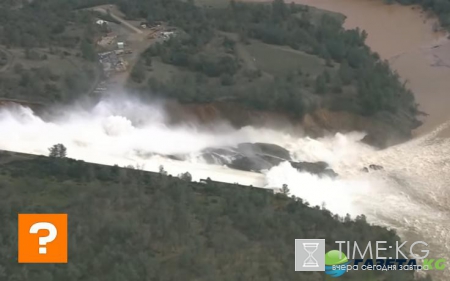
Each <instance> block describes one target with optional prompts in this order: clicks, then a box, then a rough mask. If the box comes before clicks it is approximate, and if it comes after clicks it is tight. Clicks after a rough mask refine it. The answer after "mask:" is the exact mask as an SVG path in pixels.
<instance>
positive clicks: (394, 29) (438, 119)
mask: <svg viewBox="0 0 450 281" xmlns="http://www.w3.org/2000/svg"><path fill="white" fill-rule="evenodd" d="M257 1H258V0H257ZM287 2H289V1H287ZM294 2H296V3H300V4H305V5H309V6H314V7H317V8H320V9H324V10H329V11H333V12H338V13H341V14H344V15H345V16H346V17H347V18H346V20H345V23H344V26H345V28H348V29H351V28H356V27H359V28H360V29H363V30H366V32H367V33H368V37H367V41H366V44H367V45H368V46H370V48H371V49H372V50H373V51H375V52H377V53H378V54H379V55H380V56H381V58H383V59H386V60H388V61H389V62H390V65H391V67H392V69H394V70H395V71H397V73H398V74H399V75H400V77H401V79H402V80H403V81H405V82H406V86H407V87H408V88H409V89H411V90H412V91H413V92H414V94H415V96H416V100H417V103H419V105H420V110H421V111H423V112H425V113H427V114H429V116H427V117H423V118H421V119H422V121H424V124H423V125H422V126H421V127H420V128H419V129H417V130H416V134H423V133H427V132H430V131H432V130H433V129H434V128H436V127H437V126H439V125H440V124H442V123H444V122H446V121H448V120H450V108H449V106H450V93H449V90H450V40H448V39H447V38H446V37H447V35H446V34H445V33H444V32H435V31H434V30H435V25H436V22H437V20H436V19H435V18H434V17H432V16H431V15H429V14H428V13H427V12H424V11H422V10H421V9H420V8H419V7H417V6H401V5H396V4H393V5H386V4H384V3H383V1H382V0H295V1H294ZM445 134H446V135H449V136H450V132H448V131H447V132H446V133H445Z"/></svg>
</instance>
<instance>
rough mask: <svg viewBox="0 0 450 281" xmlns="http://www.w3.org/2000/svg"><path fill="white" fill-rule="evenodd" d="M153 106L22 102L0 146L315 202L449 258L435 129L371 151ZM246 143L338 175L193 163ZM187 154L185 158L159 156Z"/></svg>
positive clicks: (444, 142) (448, 145) (449, 145)
mask: <svg viewBox="0 0 450 281" xmlns="http://www.w3.org/2000/svg"><path fill="white" fill-rule="evenodd" d="M161 108H162V107H161V106H159V105H148V104H142V103H140V102H139V101H137V100H132V99H122V100H104V101H102V102H100V103H98V104H97V105H96V106H94V107H93V108H90V109H82V108H81V107H78V108H75V107H74V108H72V109H70V110H69V109H66V110H64V112H63V113H61V114H59V115H58V117H54V118H50V119H49V120H47V119H46V121H44V120H43V119H41V118H40V117H37V116H36V115H34V113H33V112H32V111H31V110H30V109H29V108H24V107H20V106H16V107H11V108H3V109H0V149H4V150H11V151H19V152H25V153H33V154H45V155H46V154H48V148H49V147H50V146H52V145H53V144H56V143H62V144H64V145H65V146H66V147H67V150H68V156H69V157H71V158H75V159H82V160H85V161H89V162H95V163H101V164H108V165H114V164H118V165H120V166H127V165H133V166H139V167H140V168H143V169H145V170H150V171H157V170H158V169H159V166H160V165H163V166H164V168H165V170H167V171H168V172H169V173H170V174H173V175H177V174H180V173H183V172H186V171H189V172H190V173H191V174H192V176H193V180H196V181H198V180H200V179H205V178H207V177H210V178H211V179H213V180H217V181H224V182H231V183H235V182H238V183H241V184H245V185H254V186H258V187H269V188H275V187H281V186H282V185H283V184H287V185H288V186H289V188H290V190H291V193H292V194H293V195H296V196H299V197H302V198H303V199H304V200H306V201H308V202H309V203H310V204H312V205H322V204H324V205H325V206H326V208H327V209H329V210H330V211H332V212H334V213H337V214H339V215H346V214H347V213H349V214H351V215H352V216H353V217H354V216H356V215H359V214H365V215H366V216H367V218H368V220H369V221H370V222H373V223H376V224H380V225H385V226H388V227H393V228H395V229H397V230H398V231H399V233H400V234H401V235H403V237H406V239H410V238H411V239H412V237H414V238H421V239H423V240H425V241H426V242H428V243H430V246H431V253H432V256H433V258H447V259H449V260H450V255H449V253H450V232H449V229H450V204H449V203H450V187H449V186H448V185H449V184H450V140H449V139H439V138H437V137H436V135H437V134H436V132H434V133H431V134H429V135H426V136H424V137H422V138H420V139H415V140H412V141H410V142H408V143H405V144H401V145H398V146H394V147H391V148H389V149H386V150H382V151H377V150H374V149H373V148H371V147H369V146H367V145H365V144H363V143H361V142H360V140H361V139H362V138H363V137H364V134H362V133H350V134H345V135H344V134H336V135H333V136H328V137H324V138H321V139H311V138H308V137H300V136H296V135H291V134H287V133H282V132H277V131H274V130H270V129H256V128H252V127H245V128H242V129H239V130H236V129H233V128H232V127H231V126H228V125H227V124H226V123H223V124H217V126H216V129H214V130H209V131H205V130H202V129H201V128H200V127H199V126H195V124H185V125H179V126H168V125H167V122H166V114H165V112H164V111H163V110H162V109H161ZM242 142H267V143H273V144H278V145H280V146H282V147H284V148H286V149H288V150H289V151H291V154H292V158H293V160H296V161H326V162H327V163H329V164H330V166H331V168H333V169H334V170H335V171H336V172H337V173H338V174H339V177H338V178H336V179H331V178H326V177H324V178H319V177H318V176H316V175H312V174H308V173H299V172H298V171H297V170H296V169H294V168H292V167H291V165H290V164H289V163H282V164H280V165H279V166H277V167H274V168H272V169H271V170H269V171H266V172H265V173H264V174H258V173H251V172H243V171H237V170H232V169H229V168H226V167H221V166H214V165H207V164H205V163H204V162H202V159H201V158H199V157H197V156H198V154H197V153H198V152H199V151H200V150H202V149H204V148H207V147H220V146H234V145H237V144H238V143H242ZM177 153H188V154H190V155H191V156H192V157H191V158H190V159H191V160H190V161H187V162H181V161H175V160H171V159H167V158H165V157H162V156H158V155H156V154H177ZM370 164H377V165H382V166H383V167H384V170H382V171H371V172H370V173H365V172H362V171H361V168H363V167H366V166H368V165H370Z"/></svg>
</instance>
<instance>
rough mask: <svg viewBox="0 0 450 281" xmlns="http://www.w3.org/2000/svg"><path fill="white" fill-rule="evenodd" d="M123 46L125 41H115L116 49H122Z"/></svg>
mask: <svg viewBox="0 0 450 281" xmlns="http://www.w3.org/2000/svg"><path fill="white" fill-rule="evenodd" d="M124 47H125V43H123V42H117V49H119V50H122V49H123V48H124Z"/></svg>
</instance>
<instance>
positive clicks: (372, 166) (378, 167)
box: [369, 164, 384, 171]
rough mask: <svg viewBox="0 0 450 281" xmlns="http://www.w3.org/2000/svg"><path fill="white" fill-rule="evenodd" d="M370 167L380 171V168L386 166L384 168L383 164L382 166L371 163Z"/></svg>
mask: <svg viewBox="0 0 450 281" xmlns="http://www.w3.org/2000/svg"><path fill="white" fill-rule="evenodd" d="M369 169H372V170H374V171H378V170H383V169H384V168H383V166H380V165H375V164H371V165H369Z"/></svg>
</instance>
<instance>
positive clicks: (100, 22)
mask: <svg viewBox="0 0 450 281" xmlns="http://www.w3.org/2000/svg"><path fill="white" fill-rule="evenodd" d="M95 23H96V24H98V25H103V24H104V23H105V24H108V22H107V21H105V20H98V21H96V22H95Z"/></svg>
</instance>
